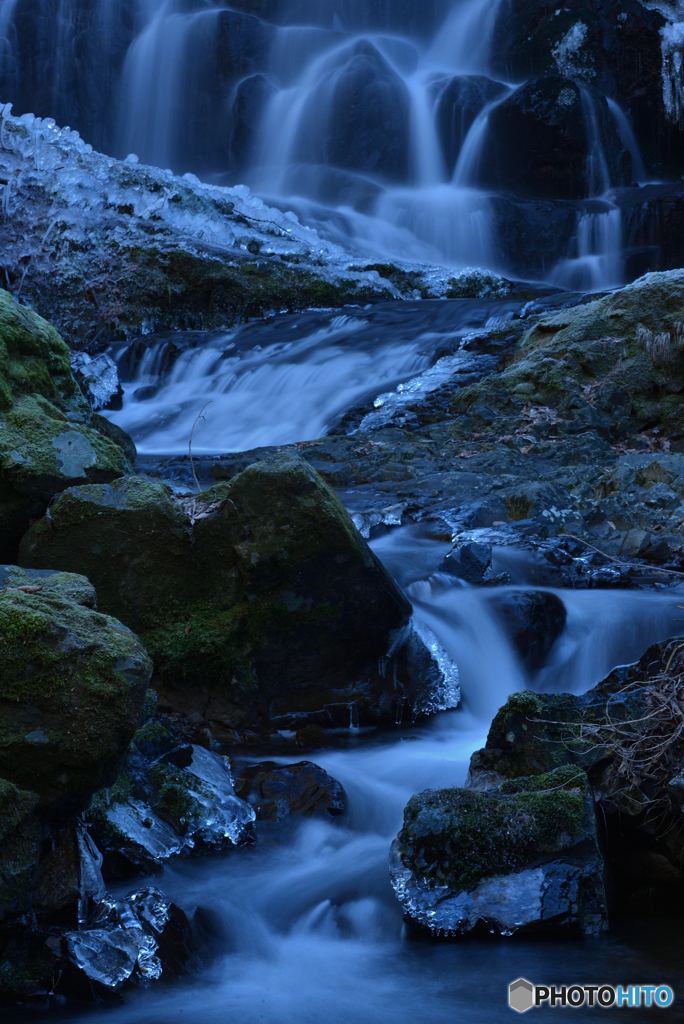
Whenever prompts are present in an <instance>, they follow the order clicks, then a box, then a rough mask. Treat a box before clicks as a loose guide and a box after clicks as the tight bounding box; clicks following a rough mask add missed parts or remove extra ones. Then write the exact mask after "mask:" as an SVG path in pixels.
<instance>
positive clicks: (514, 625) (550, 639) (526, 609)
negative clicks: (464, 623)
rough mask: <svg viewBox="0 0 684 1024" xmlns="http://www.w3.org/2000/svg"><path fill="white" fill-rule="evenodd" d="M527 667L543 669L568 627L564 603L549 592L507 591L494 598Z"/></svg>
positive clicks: (494, 605) (493, 603)
mask: <svg viewBox="0 0 684 1024" xmlns="http://www.w3.org/2000/svg"><path fill="white" fill-rule="evenodd" d="M490 604H491V606H492V607H493V608H494V611H495V612H496V614H497V615H498V616H499V618H500V619H501V621H502V623H503V626H504V629H505V630H506V632H507V633H508V635H509V636H510V638H511V640H512V641H513V644H514V646H515V648H516V650H517V651H518V654H519V655H520V657H521V659H522V662H523V664H524V665H525V668H527V669H529V670H530V671H534V670H535V669H538V668H541V666H542V665H543V664H544V662H545V661H546V658H547V657H548V654H549V652H550V650H551V648H552V647H553V645H554V643H555V642H556V640H557V639H558V637H559V636H560V634H561V632H562V631H563V627H564V626H565V619H566V611H565V605H564V604H563V602H562V601H561V599H560V598H559V597H557V596H556V594H551V593H549V592H548V591H543V590H540V591H534V590H521V591H515V590H513V591H507V592H506V593H504V594H500V595H495V596H494V597H492V598H491V601H490Z"/></svg>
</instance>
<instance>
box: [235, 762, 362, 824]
mask: <svg viewBox="0 0 684 1024" xmlns="http://www.w3.org/2000/svg"><path fill="white" fill-rule="evenodd" d="M236 789H237V792H238V793H239V794H240V796H241V797H242V798H243V799H245V800H248V801H249V803H250V804H252V805H253V806H254V807H255V808H256V815H257V819H258V820H259V821H283V820H284V819H285V818H289V817H290V816H291V815H293V814H299V815H303V816H305V817H309V818H331V817H332V818H334V817H337V816H338V815H340V814H344V811H345V803H346V801H345V796H344V790H343V789H342V786H341V785H340V784H339V782H337V781H336V780H335V779H333V778H331V776H330V775H328V773H327V772H326V771H324V770H323V769H322V768H319V767H318V765H316V764H313V763H312V762H311V761H299V762H298V763H297V764H288V765H278V764H276V763H275V761H262V762H260V763H259V764H252V765H247V767H245V768H243V769H242V771H241V772H240V775H239V777H238V780H237V782H236Z"/></svg>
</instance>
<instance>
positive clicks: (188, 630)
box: [185, 626, 191, 636]
mask: <svg viewBox="0 0 684 1024" xmlns="http://www.w3.org/2000/svg"><path fill="white" fill-rule="evenodd" d="M190 629H191V627H190V626H186V627H185V635H186V636H187V635H188V633H189V632H190Z"/></svg>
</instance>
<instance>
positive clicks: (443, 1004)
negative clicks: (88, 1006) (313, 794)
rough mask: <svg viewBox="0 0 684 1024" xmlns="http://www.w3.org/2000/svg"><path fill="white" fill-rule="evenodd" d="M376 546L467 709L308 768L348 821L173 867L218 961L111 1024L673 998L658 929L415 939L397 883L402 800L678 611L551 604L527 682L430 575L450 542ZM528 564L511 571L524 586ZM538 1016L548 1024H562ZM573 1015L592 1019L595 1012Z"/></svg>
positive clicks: (624, 655)
mask: <svg viewBox="0 0 684 1024" xmlns="http://www.w3.org/2000/svg"><path fill="white" fill-rule="evenodd" d="M373 546H374V549H375V551H376V553H377V554H378V555H379V556H380V557H381V558H382V559H383V561H384V562H385V564H386V565H387V566H388V568H389V569H390V570H391V571H392V572H393V574H394V575H395V577H396V578H397V579H398V581H399V582H400V583H403V584H404V585H405V587H406V590H407V593H408V595H409V596H410V597H411V599H412V600H413V603H414V606H415V610H416V614H417V615H418V616H420V617H421V618H423V620H424V621H425V622H426V623H428V625H429V626H430V628H431V629H432V630H433V631H434V633H435V634H436V635H437V637H438V638H439V640H440V641H441V643H442V644H443V646H444V647H445V649H446V650H447V652H448V653H449V654H450V655H451V656H452V657H453V658H454V659H455V660H456V661H457V662H458V666H459V670H460V677H461V685H462V690H463V701H462V705H461V707H460V708H459V709H457V710H456V711H451V712H443V713H441V714H438V715H436V716H434V717H433V718H431V719H429V720H428V721H427V722H426V723H425V724H423V723H421V724H420V725H416V726H414V727H403V728H400V729H398V730H396V732H394V733H392V732H389V733H381V734H374V733H373V732H372V731H370V730H369V731H364V730H361V731H355V730H350V731H349V733H348V734H347V736H346V737H345V739H346V742H345V743H344V744H343V746H342V747H341V748H340V749H335V750H329V751H315V752H313V753H311V754H310V755H309V756H310V757H311V758H312V759H313V760H315V761H316V763H318V764H320V765H321V766H322V767H324V768H325V769H326V770H327V771H328V772H329V773H330V774H331V775H332V776H334V777H335V778H337V779H338V780H339V781H340V782H341V783H342V785H343V786H344V789H345V792H346V795H347V800H348V812H347V814H346V815H345V816H344V817H343V818H342V819H336V820H335V821H334V822H331V823H325V822H322V821H306V822H302V823H301V824H299V825H294V826H293V825H290V826H287V827H286V826H267V827H266V829H265V830H264V833H263V834H262V838H261V842H260V844H259V845H258V846H257V847H256V848H255V849H240V850H237V851H236V852H235V853H233V854H232V855H230V856H227V857H222V858H214V859H205V860H200V861H197V860H193V861H185V862H181V863H180V864H178V865H177V866H175V867H173V868H167V869H166V870H165V871H164V873H163V875H162V876H161V878H160V879H159V880H158V884H159V885H160V886H161V887H162V888H163V889H164V890H165V892H166V893H167V894H169V895H170V896H171V897H172V898H174V899H175V900H176V901H177V902H178V903H179V904H180V905H181V906H183V907H184V908H185V909H187V910H188V911H191V910H192V909H193V908H194V907H196V906H201V907H203V908H205V909H207V910H208V911H209V913H210V914H211V916H212V919H213V921H214V923H215V927H216V930H217V932H218V936H217V938H216V945H215V950H214V959H213V961H212V962H211V963H208V964H207V965H206V966H205V967H204V969H202V970H200V972H199V974H198V975H197V976H194V977H191V978H189V979H185V980H184V981H181V982H180V983H177V984H175V985H174V986H173V987H171V988H168V989H166V990H165V989H158V988H155V989H154V990H150V991H147V992H142V993H137V994H135V995H133V996H132V997H129V1001H128V1002H127V1005H125V1006H124V1007H122V1008H120V1009H112V1010H110V1011H108V1012H107V1014H106V1019H107V1021H109V1022H110V1024H168V1022H172V1021H176V1020H178V1021H182V1022H183V1024H222V1022H224V1021H234V1022H236V1024H238V1022H239V1024H262V1022H263V1024H302V1022H305V1024H343V1022H344V1024H346V1022H348V1021H349V1020H354V1021H359V1022H360V1024H388V1022H390V1021H394V1022H397V1024H415V1022H416V1021H421V1022H428V1024H447V1022H449V1021H452V1020H460V1021H464V1022H467V1024H479V1022H483V1024H484V1022H489V1021H499V1020H504V1019H508V1014H509V1013H510V1012H511V1011H509V1010H508V1007H507V1003H506V998H507V988H508V984H509V983H510V982H511V981H513V980H514V979H515V978H517V977H519V976H523V977H526V978H528V979H531V980H532V981H533V982H534V983H536V984H542V983H552V984H569V983H572V982H578V983H580V984H593V983H599V982H600V983H606V982H609V983H616V984H617V983H627V982H637V983H638V982H643V983H646V982H649V983H651V982H653V981H656V980H657V981H658V982H659V983H660V982H664V981H667V980H668V979H669V980H670V982H671V983H673V982H672V979H673V978H677V977H678V976H680V974H681V968H682V965H683V963H684V944H683V943H682V940H681V937H674V936H673V935H671V934H670V933H669V932H668V931H667V929H666V926H665V928H664V927H663V926H653V927H652V928H650V929H646V930H643V931H641V932H638V933H637V932H630V931H625V930H618V931H617V932H614V933H612V934H611V935H610V936H609V937H607V938H602V939H592V940H584V941H582V940H571V941H561V940H549V939H545V940H544V942H543V943H535V942H533V941H529V940H524V941H522V940H516V939H505V940H492V941H491V943H487V942H486V941H485V942H483V941H476V942H472V941H466V942H457V943H451V944H439V943H432V942H429V941H415V940H410V939H408V938H407V937H406V936H405V934H404V931H403V926H402V920H401V912H400V909H399V905H398V903H397V902H396V900H395V898H394V895H393V893H392V890H391V888H390V883H389V874H388V851H389V846H390V843H391V841H392V839H393V838H394V836H395V835H396V833H397V831H398V829H399V828H400V826H401V820H402V811H403V808H404V806H405V804H406V802H407V801H408V799H409V797H410V796H411V795H412V794H413V793H415V792H420V791H421V790H423V789H426V788H439V787H444V786H452V785H458V784H462V783H463V781H464V779H465V775H466V771H467V765H468V760H469V757H470V754H471V753H472V751H473V750H475V749H477V748H479V747H480V746H482V745H483V744H484V741H485V738H486V734H487V730H488V726H489V723H490V721H491V718H492V716H493V714H494V713H495V711H496V710H497V708H498V707H499V706H500V705H501V704H502V703H503V702H504V701H505V699H506V697H507V696H508V694H510V693H512V692H514V691H516V690H520V689H523V688H526V687H533V688H535V689H539V690H542V691H544V690H548V689H554V690H563V691H570V692H574V693H581V692H583V691H585V690H586V689H587V688H589V687H590V686H591V685H592V684H594V683H595V682H597V681H598V680H599V679H600V678H601V677H603V676H604V675H605V674H606V672H607V671H608V670H609V669H610V668H611V667H612V666H614V665H617V664H620V663H626V662H629V661H631V660H633V659H634V658H635V657H637V656H638V655H639V654H640V653H641V652H642V651H643V650H644V648H645V647H646V646H647V645H648V644H650V643H652V642H654V641H656V640H658V639H664V638H665V637H667V636H668V635H670V634H671V633H672V632H676V631H677V630H678V628H679V627H678V616H679V615H680V614H681V613H680V612H678V611H677V598H676V597H675V596H673V595H670V596H661V595H652V594H643V593H629V592H623V593H621V592H612V593H611V595H610V599H609V600H606V595H605V593H601V592H598V593H596V592H589V593H587V592H568V591H556V593H558V595H559V596H560V597H561V599H562V600H563V601H564V602H565V605H566V608H567V612H568V619H567V625H566V628H565V630H564V632H563V634H562V635H561V636H560V637H559V639H558V641H557V642H556V645H555V646H554V648H552V651H551V654H550V656H549V659H548V661H547V664H546V665H545V666H544V667H543V668H542V669H541V670H539V672H538V673H537V674H536V675H533V676H528V675H527V674H526V672H525V670H524V668H523V667H522V665H521V663H520V662H519V660H518V658H517V656H516V655H515V653H514V651H513V649H512V647H511V646H510V644H509V642H508V640H507V639H506V637H505V635H504V633H503V632H502V630H501V628H500V626H499V625H498V623H497V621H496V619H495V617H494V615H493V614H492V613H491V611H490V609H489V607H488V599H487V594H486V592H484V591H482V590H481V589H478V588H473V587H469V586H467V585H463V584H461V583H460V582H459V581H457V580H454V579H453V578H450V577H446V576H444V575H442V574H440V573H438V572H435V571H434V570H435V567H436V566H437V565H438V564H439V561H440V560H441V558H442V557H443V555H444V553H445V551H446V550H447V548H448V545H447V544H445V543H444V542H443V541H440V540H437V539H434V538H431V537H430V536H429V534H426V533H425V530H424V529H422V530H421V529H418V528H416V527H408V528H399V529H396V530H394V531H391V532H389V533H386V534H385V535H384V536H383V537H382V538H381V539H379V540H378V541H376V542H375V543H374V545H373ZM510 555H511V552H510V551H508V552H506V551H503V552H500V556H501V557H506V556H508V557H509V558H510ZM526 557H527V556H523V554H522V553H521V555H520V556H519V557H518V559H517V565H518V572H519V575H520V578H522V577H524V574H525V571H526V570H525V566H526V564H527V562H526ZM419 575H420V578H418V577H419ZM520 585H524V584H518V586H520ZM679 600H681V598H680V599H679ZM260 756H262V755H261V753H259V754H258V755H256V756H255V760H258V759H259V757H260ZM293 759H296V755H295V757H294V758H293V757H290V758H289V759H288V758H282V757H281V758H280V760H282V761H284V762H285V763H287V761H288V760H289V761H292V760H293ZM100 1012H101V1011H100ZM535 1012H536V1015H537V1017H539V1019H542V1020H547V1019H548V1020H552V1019H555V1018H554V1017H553V1014H554V1013H555V1012H556V1011H552V1010H550V1009H546V1010H539V1011H535ZM573 1012H575V1013H577V1014H578V1019H583V1018H584V1017H586V1016H588V1015H589V1014H590V1013H591V1012H592V1011H589V1010H581V1011H573ZM621 1012H622V1011H620V1010H617V1009H613V1010H601V1011H600V1013H601V1019H602V1020H608V1021H613V1020H615V1021H617V1020H622V1016H621ZM659 1012H660V1011H654V1013H655V1016H654V1019H660V1018H659V1017H658V1016H657V1014H658V1013H659ZM77 1016H78V1019H79V1020H87V1021H88V1022H90V1021H92V1022H93V1024H95V1022H96V1021H98V1020H101V1019H102V1018H101V1017H100V1015H99V1013H97V1014H94V1015H92V1016H91V1015H90V1014H88V1013H86V1014H85V1016H84V1015H83V1014H78V1015H77ZM645 1018H648V1011H644V1012H643V1013H642V1016H640V1018H639V1019H645ZM671 1019H672V1018H671Z"/></svg>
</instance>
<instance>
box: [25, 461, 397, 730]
mask: <svg viewBox="0 0 684 1024" xmlns="http://www.w3.org/2000/svg"><path fill="white" fill-rule="evenodd" d="M51 513H52V519H53V522H52V529H51V530H50V529H48V525H47V524H46V523H45V522H44V521H42V522H40V523H36V524H35V525H34V526H33V527H32V528H31V530H30V531H29V532H28V534H27V535H26V537H25V538H24V540H23V542H22V547H21V556H20V560H21V562H22V564H24V565H26V566H30V567H34V568H40V567H43V566H48V565H49V566H50V567H55V566H56V567H58V568H62V569H65V570H66V569H68V570H70V571H74V572H79V573H82V574H83V575H86V576H87V577H88V578H89V579H90V580H91V581H92V582H93V583H94V584H95V586H96V588H97V591H98V600H99V604H100V607H101V608H102V609H103V610H104V611H106V612H108V613H109V614H111V615H115V616H116V617H117V618H120V619H121V621H122V622H124V623H126V624H127V625H129V626H130V627H131V628H132V629H134V630H135V631H136V632H137V633H138V635H139V636H140V637H141V639H142V641H143V643H144V644H145V647H146V648H147V650H148V651H149V652H150V654H151V656H152V658H153V659H154V663H155V673H156V676H155V686H156V688H157V690H158V692H159V694H160V699H161V703H162V705H163V706H168V707H171V708H173V709H174V710H179V711H182V712H184V713H194V712H199V713H200V714H202V715H203V716H204V717H205V718H209V719H216V720H219V721H222V722H224V723H226V724H228V725H229V726H230V727H231V728H240V727H243V726H245V725H253V724H255V723H264V722H266V721H271V722H275V723H282V726H285V725H288V724H292V723H294V722H295V721H303V722H306V721H307V720H309V719H310V718H311V716H315V715H317V714H323V715H324V717H325V716H326V715H327V716H328V717H327V718H326V721H327V720H329V717H330V715H334V714H337V713H339V715H340V716H342V717H343V718H344V724H348V722H349V705H350V704H352V703H355V704H356V705H357V706H358V707H359V709H360V711H361V713H362V714H363V713H364V712H368V714H369V715H371V716H372V715H376V716H377V717H381V716H382V715H383V714H384V715H386V716H390V715H393V714H394V710H395V703H394V702H395V695H394V686H393V683H392V682H391V681H388V682H385V681H384V680H383V679H382V678H381V677H380V676H379V674H378V671H377V663H378V659H380V658H382V657H383V655H385V654H386V653H387V651H388V648H389V646H390V642H391V637H392V635H393V632H394V631H395V630H397V629H398V628H400V627H404V626H405V625H406V623H407V622H408V619H409V616H410V606H409V604H408V602H407V601H406V600H405V598H404V597H403V596H402V594H401V593H400V591H399V590H398V588H397V586H396V585H395V584H394V582H393V580H392V579H391V577H390V576H389V575H388V573H387V572H386V570H385V569H384V568H383V566H382V565H381V563H380V562H379V561H378V559H377V558H376V557H375V555H374V554H373V552H372V551H371V550H370V548H369V547H368V545H367V544H366V542H365V541H364V540H363V538H362V537H361V536H360V534H359V533H358V532H357V530H356V528H355V527H354V525H353V524H352V522H351V519H350V518H349V516H348V514H347V512H346V511H345V509H344V508H343V506H342V505H341V503H340V501H339V500H338V498H337V497H336V495H335V494H334V493H333V491H332V490H331V489H330V488H329V487H328V486H327V485H326V484H325V483H324V481H323V480H322V479H321V477H320V476H319V475H318V474H317V473H316V471H315V470H313V469H312V468H311V467H310V466H309V465H308V464H307V463H306V462H305V461H304V460H303V459H302V458H301V457H300V456H299V455H297V454H294V453H290V452H285V453H281V454H278V455H274V456H272V457H269V458H267V459H264V460H263V461H261V462H259V463H256V464H254V465H252V466H250V467H248V468H247V469H246V470H244V471H243V472H242V473H240V474H239V475H238V476H236V477H234V478H233V480H232V481H231V482H230V483H229V484H218V485H216V486H215V487H214V488H212V489H211V490H210V491H207V492H204V493H203V494H201V495H198V496H197V498H196V499H195V500H193V499H191V498H188V499H184V500H182V501H180V502H179V501H176V500H174V498H173V496H172V494H171V492H170V490H169V489H168V488H166V487H165V486H164V485H163V484H162V483H160V482H159V481H154V480H150V479H146V478H141V477H125V478H122V479H120V480H117V481H114V482H113V483H111V484H106V485H91V486H84V487H78V488H70V489H68V490H67V491H65V492H64V494H63V495H62V496H61V497H60V498H59V500H58V501H57V502H55V503H54V505H53V506H52V509H51ZM385 691H386V692H385ZM385 698H386V699H385ZM381 705H382V706H381Z"/></svg>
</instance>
